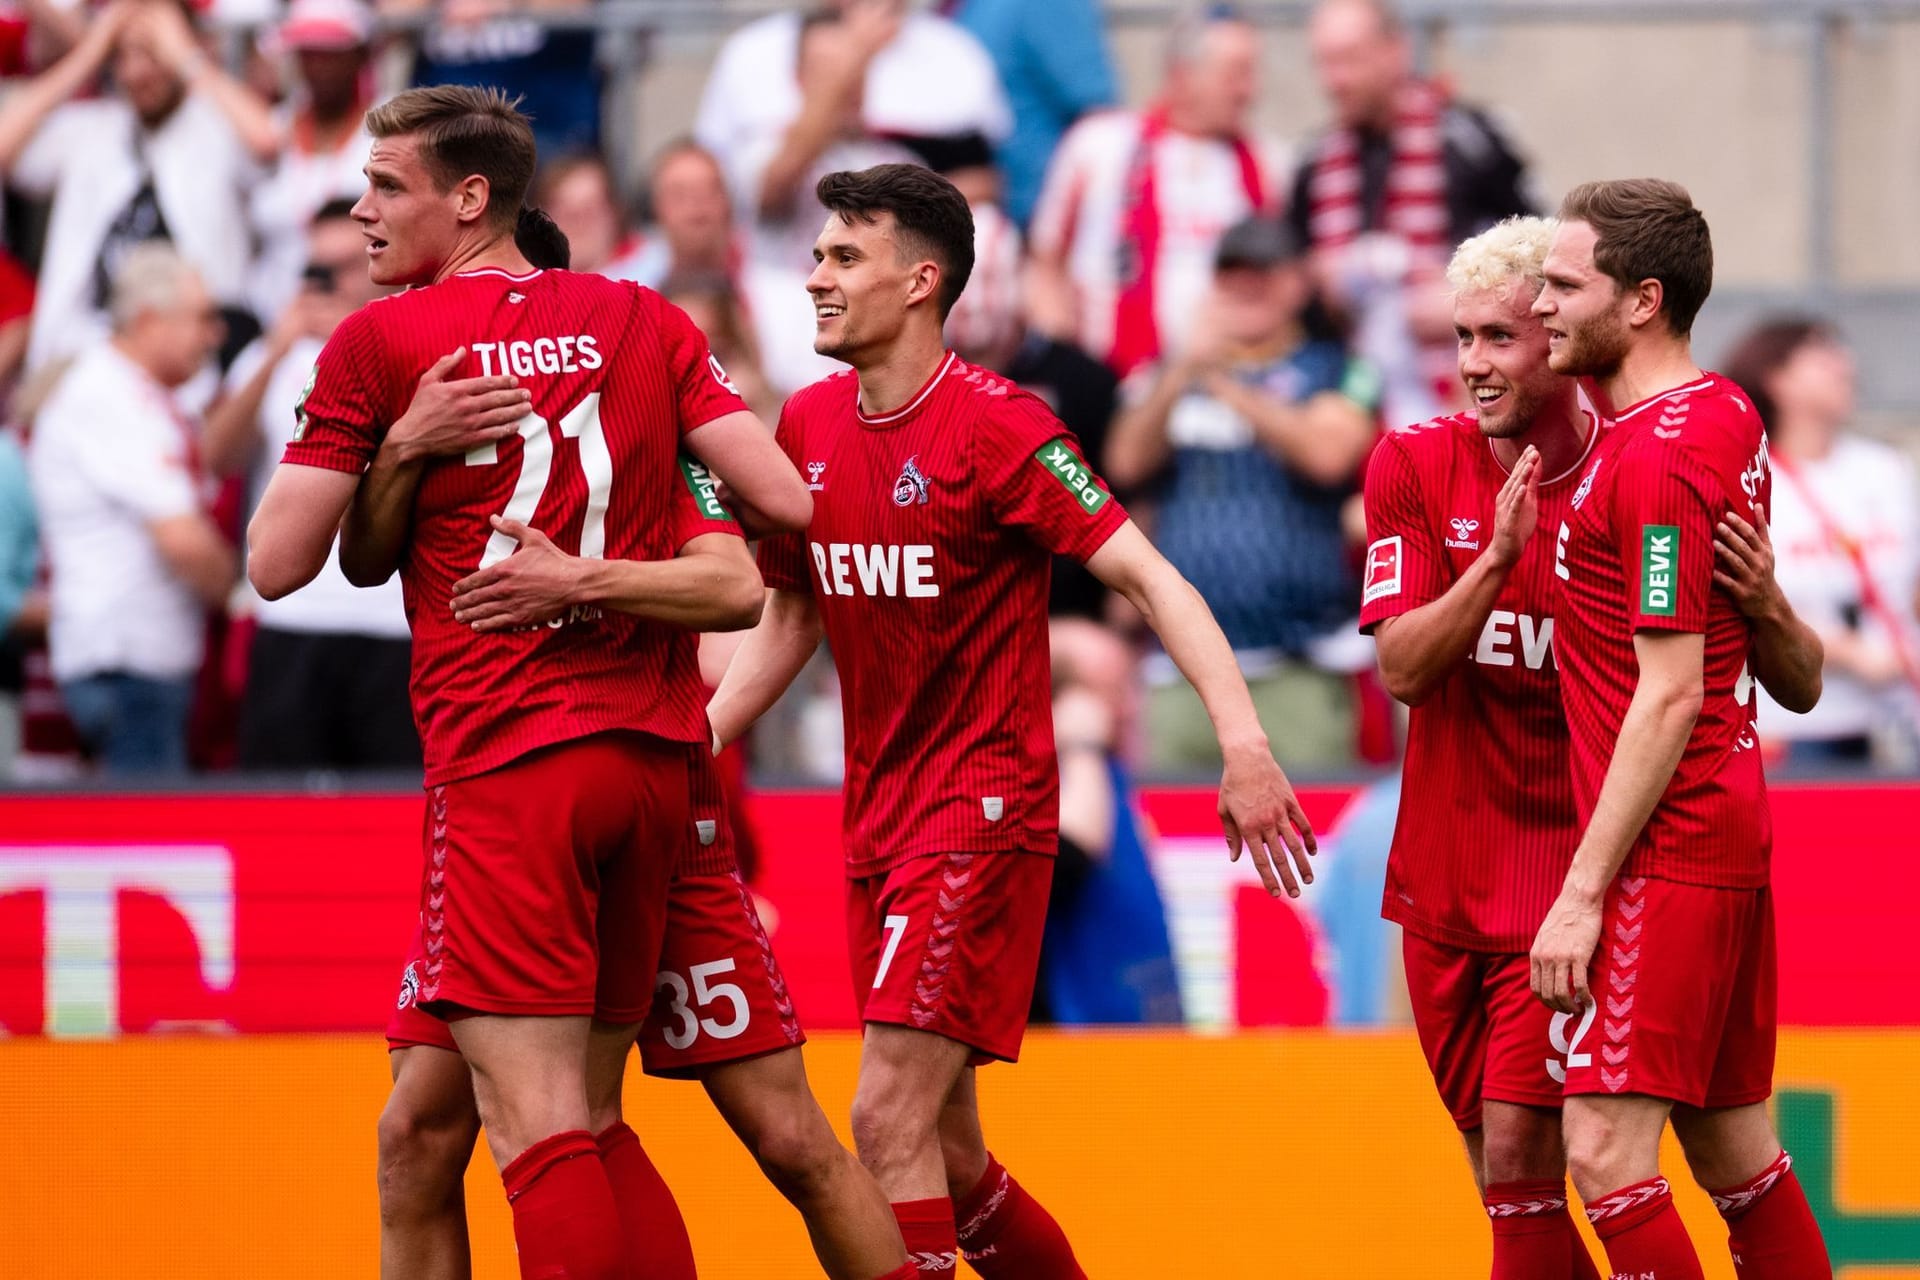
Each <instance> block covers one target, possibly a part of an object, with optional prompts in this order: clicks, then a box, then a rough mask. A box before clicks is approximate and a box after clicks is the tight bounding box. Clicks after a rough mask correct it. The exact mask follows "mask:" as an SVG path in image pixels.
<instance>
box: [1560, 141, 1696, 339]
mask: <svg viewBox="0 0 1920 1280" xmlns="http://www.w3.org/2000/svg"><path fill="white" fill-rule="evenodd" d="M1560 220H1561V221H1562V222H1584V223H1586V224H1587V225H1588V226H1590V227H1592V228H1593V230H1594V234H1595V236H1596V237H1598V238H1597V239H1596V241H1595V243H1594V246H1593V265H1594V266H1596V267H1598V268H1599V269H1600V271H1601V272H1602V273H1603V274H1605V275H1607V276H1610V277H1611V278H1612V279H1613V280H1614V281H1615V282H1616V283H1617V284H1619V285H1620V286H1621V287H1622V288H1627V289H1633V288H1637V287H1639V284H1640V282H1641V281H1642V280H1658V281H1659V282H1660V306H1661V309H1662V310H1664V311H1665V312H1666V313H1667V328H1668V330H1669V331H1671V332H1672V333H1673V335H1674V336H1675V337H1679V338H1684V337H1686V336H1687V335H1688V334H1689V333H1691V332H1693V318H1694V317H1695V316H1697V315H1699V314H1700V307H1701V305H1702V304H1703V303H1705V302H1706V300H1707V295H1708V294H1709V293H1711V292H1713V236H1712V233H1710V232H1709V231H1708V230H1707V219H1706V217H1705V215H1703V214H1702V213H1701V212H1700V211H1699V210H1698V209H1696V208H1694V207H1693V197H1692V196H1690V195H1688V194H1687V189H1686V188H1685V187H1683V186H1681V185H1680V184H1679V183H1677V182H1665V181H1662V180H1661V179H1659V178H1627V179H1624V180H1621V181H1617V182H1588V183H1583V184H1582V185H1580V186H1577V187H1575V188H1574V189H1573V190H1572V191H1569V192H1568V193H1567V198H1566V199H1565V200H1564V201H1562V202H1561V204H1560Z"/></svg>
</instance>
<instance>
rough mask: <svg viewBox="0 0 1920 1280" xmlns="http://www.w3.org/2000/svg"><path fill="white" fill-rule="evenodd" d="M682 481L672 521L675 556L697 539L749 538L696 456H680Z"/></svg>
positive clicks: (676, 496)
mask: <svg viewBox="0 0 1920 1280" xmlns="http://www.w3.org/2000/svg"><path fill="white" fill-rule="evenodd" d="M680 479H681V480H682V481H683V483H682V484H680V485H679V486H677V487H676V489H675V491H674V500H673V507H672V510H671V511H669V512H668V518H669V519H670V520H671V521H672V533H673V536H672V538H671V539H670V542H671V545H672V547H673V551H674V554H675V555H678V554H679V553H680V552H681V551H683V550H685V549H686V545H687V544H688V543H689V542H692V541H693V540H694V539H695V538H698V537H701V536H703V535H705V534H709V533H727V534H732V535H733V536H734V537H736V538H744V537H745V536H746V535H745V534H744V533H742V532H741V530H740V522H739V521H738V520H737V519H735V518H734V514H733V512H731V511H729V510H728V509H727V505H726V503H724V502H722V501H720V497H719V494H718V493H717V492H716V491H715V487H714V486H715V479H714V475H713V473H712V472H711V471H709V470H707V467H706V464H705V463H703V462H701V461H700V460H699V459H698V458H696V457H694V456H693V455H692V454H689V453H686V452H682V453H681V454H680Z"/></svg>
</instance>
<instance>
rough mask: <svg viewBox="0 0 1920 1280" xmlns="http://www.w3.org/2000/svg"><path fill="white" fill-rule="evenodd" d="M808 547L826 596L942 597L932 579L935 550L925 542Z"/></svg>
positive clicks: (840, 543)
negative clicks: (810, 549)
mask: <svg viewBox="0 0 1920 1280" xmlns="http://www.w3.org/2000/svg"><path fill="white" fill-rule="evenodd" d="M807 545H808V546H810V547H811V548H812V549H813V567H814V570H815V571H816V572H817V573H819V575H820V591H821V593H822V594H823V595H830V596H852V595H862V596H906V597H907V598H909V599H921V598H929V597H932V596H937V595H939V594H940V584H939V583H937V582H935V581H934V580H933V548H932V547H931V546H928V545H926V544H924V543H910V544H908V545H906V546H901V545H900V544H898V543H892V544H887V545H880V544H870V543H865V542H853V543H848V542H830V543H827V544H826V545H824V546H822V545H821V544H820V543H818V542H811V543H808V544H807Z"/></svg>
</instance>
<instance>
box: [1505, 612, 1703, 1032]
mask: <svg viewBox="0 0 1920 1280" xmlns="http://www.w3.org/2000/svg"><path fill="white" fill-rule="evenodd" d="M1633 652H1634V656H1635V657H1636V658H1637V659H1638V660H1639V664H1640V679H1639V683H1638V684H1636V685H1635V686H1634V690H1633V701H1632V702H1631V703H1630V704H1628V706H1627V714H1626V718H1625V719H1623V720H1622V721H1621V722H1620V737H1619V739H1618V740H1617V741H1616V742H1615V743H1614V747H1613V758H1612V760H1610V761H1609V762H1608V764H1607V776H1606V780H1605V781H1604V782H1602V783H1601V784H1600V797H1599V799H1598V800H1597V801H1596V802H1595V803H1594V807H1593V817H1592V818H1591V819H1590V820H1589V821H1588V822H1587V829H1586V831H1585V832H1583V833H1582V834H1581V836H1580V844H1579V847H1578V848H1576V849H1575V850H1574V854H1573V866H1572V867H1571V868H1569V869H1568V871H1567V879H1566V882H1565V884H1564V885H1562V887H1561V890H1560V896H1559V898H1558V899H1557V900H1555V902H1554V904H1553V908H1552V909H1551V910H1550V911H1548V912H1547V918H1546V921H1545V923H1543V924H1542V925H1541V926H1540V932H1539V934H1538V936H1536V937H1535V939H1534V943H1533V952H1532V956H1531V959H1532V976H1533V993H1534V994H1535V995H1537V996H1539V997H1540V999H1542V1000H1543V1001H1545V1002H1546V1003H1547V1004H1548V1005H1550V1006H1551V1007H1552V1008H1554V1009H1556V1010H1558V1011H1559V1012H1561V1013H1577V1012H1579V1011H1580V1010H1581V1009H1582V1008H1584V1007H1585V1006H1586V1004H1587V1003H1588V1001H1589V1000H1591V999H1592V997H1591V995H1590V994H1589V992H1588V988H1587V969H1588V966H1589V965H1590V964H1591V963H1592V961H1593V949H1594V947H1596V946H1597V945H1599V942H1600V908H1601V904H1602V903H1603V902H1604V901H1605V899H1606V896H1607V886H1609V885H1611V884H1612V883H1613V878H1614V876H1615V875H1617V874H1618V873H1619V871H1620V865H1621V864H1622V863H1623V862H1625V861H1626V860H1627V854H1628V852H1629V851H1630V850H1631V849H1632V848H1633V841H1634V838H1635V837H1636V836H1638V835H1639V834H1640V831H1641V829H1642V828H1644V827H1645V826H1646V825H1647V819H1648V818H1650V817H1652V816H1653V810H1654V806H1655V805H1657V804H1658V803H1659V802H1660V797H1661V796H1662V795H1664V794H1665V793H1666V790H1667V784H1668V783H1670V782H1672V781H1673V771H1674V769H1675V768H1677V767H1678V766H1679V764H1680V757H1681V755H1682V754H1683V753H1684V752H1685V751H1686V749H1687V738H1688V735H1690V734H1691V733H1692V732H1693V722H1694V720H1695V719H1697V718H1698V716H1699V714H1700V704H1701V701H1702V699H1703V697H1704V692H1703V691H1704V689H1705V677H1704V674H1703V672H1704V669H1705V662H1706V637H1705V636H1703V635H1701V634H1700V633H1699V632H1697V631H1639V632H1636V633H1635V634H1634V637H1633Z"/></svg>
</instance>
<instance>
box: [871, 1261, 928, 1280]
mask: <svg viewBox="0 0 1920 1280" xmlns="http://www.w3.org/2000/svg"><path fill="white" fill-rule="evenodd" d="M874 1280H920V1268H918V1267H916V1266H914V1265H913V1264H912V1263H911V1262H905V1263H902V1264H901V1265H900V1269H899V1270H897V1271H889V1272H887V1274H885V1275H883V1276H876V1277H874Z"/></svg>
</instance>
